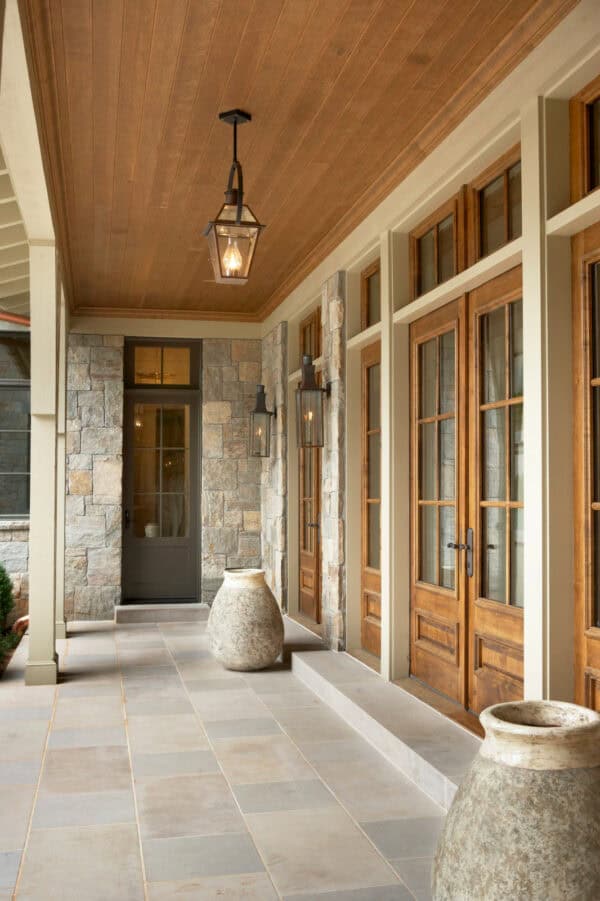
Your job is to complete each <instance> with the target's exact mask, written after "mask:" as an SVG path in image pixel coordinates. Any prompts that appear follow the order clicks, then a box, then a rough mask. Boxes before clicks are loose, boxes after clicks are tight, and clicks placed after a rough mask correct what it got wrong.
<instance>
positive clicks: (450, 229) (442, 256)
mask: <svg viewBox="0 0 600 901" xmlns="http://www.w3.org/2000/svg"><path fill="white" fill-rule="evenodd" d="M437 229H438V282H439V284H441V283H442V282H445V281H447V280H448V279H449V278H452V276H453V275H454V274H455V271H454V215H450V216H447V217H446V218H445V219H443V220H442V221H441V222H440V224H439V225H438V227H437Z"/></svg>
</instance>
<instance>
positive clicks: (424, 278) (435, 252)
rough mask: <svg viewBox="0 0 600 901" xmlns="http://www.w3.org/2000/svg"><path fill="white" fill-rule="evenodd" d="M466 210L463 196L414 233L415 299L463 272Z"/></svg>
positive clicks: (412, 265)
mask: <svg viewBox="0 0 600 901" xmlns="http://www.w3.org/2000/svg"><path fill="white" fill-rule="evenodd" d="M463 209H464V203H463V194H462V193H461V194H460V195H457V197H454V198H453V199H452V200H450V201H449V202H448V203H446V204H444V206H443V207H440V209H438V210H436V212H435V213H434V214H433V215H432V216H429V218H428V219H426V220H425V221H424V222H422V223H421V224H420V225H419V226H418V228H416V229H414V231H412V232H411V235H410V243H411V285H412V294H413V299H414V298H415V297H420V296H421V295H422V294H427V292H428V291H432V290H433V288H436V287H437V286H438V285H441V284H442V283H443V282H445V281H448V279H449V278H452V276H453V275H456V273H457V272H460V270H461V269H462V263H463V259H462V257H463V253H462V248H463V233H464V215H463Z"/></svg>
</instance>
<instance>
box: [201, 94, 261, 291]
mask: <svg viewBox="0 0 600 901" xmlns="http://www.w3.org/2000/svg"><path fill="white" fill-rule="evenodd" d="M219 119H220V120H221V121H222V122H227V123H228V125H232V126H233V161H232V163H231V168H230V170H229V179H228V181H227V189H226V191H225V203H224V204H223V206H222V207H221V209H220V210H219V212H218V214H217V217H216V219H213V220H211V221H210V222H209V223H208V225H207V226H206V229H205V230H204V234H205V236H206V238H207V239H208V250H209V253H210V261H211V263H212V267H213V271H214V274H215V281H216V282H217V284H219V285H245V284H246V282H247V281H248V276H249V275H250V268H251V266H252V260H253V259H254V252H255V250H256V244H257V242H258V236H259V235H260V230H261V229H262V228H264V225H261V224H260V222H259V221H258V219H257V218H256V216H255V215H254V213H253V212H252V210H251V209H250V207H249V206H247V205H246V204H245V203H244V176H243V174H242V165H241V163H240V161H239V160H238V158H237V127H238V125H243V124H244V122H250V121H251V119H252V117H251V115H250V113H245V112H244V111H243V110H239V109H235V110H230V111H229V112H226V113H219ZM236 177H237V187H235V188H234V186H233V182H234V179H235V178H236Z"/></svg>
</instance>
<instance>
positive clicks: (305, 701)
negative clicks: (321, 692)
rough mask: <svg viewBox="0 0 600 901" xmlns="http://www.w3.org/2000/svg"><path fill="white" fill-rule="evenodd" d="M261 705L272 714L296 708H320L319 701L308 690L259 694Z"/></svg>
mask: <svg viewBox="0 0 600 901" xmlns="http://www.w3.org/2000/svg"><path fill="white" fill-rule="evenodd" d="M259 697H260V699H261V701H262V702H263V704H265V705H266V706H267V707H268V708H269V710H271V711H272V712H273V713H275V714H276V713H277V712H279V711H283V710H290V709H295V708H297V707H320V706H321V701H320V700H319V699H318V697H317V696H316V695H315V694H313V693H312V691H309V689H308V688H306V689H304V690H302V689H293V690H289V691H288V690H286V691H268V692H267V691H265V692H259Z"/></svg>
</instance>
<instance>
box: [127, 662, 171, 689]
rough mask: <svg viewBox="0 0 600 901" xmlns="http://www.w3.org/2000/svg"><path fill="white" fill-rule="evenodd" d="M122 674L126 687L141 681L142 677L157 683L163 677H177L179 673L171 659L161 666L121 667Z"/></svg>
mask: <svg viewBox="0 0 600 901" xmlns="http://www.w3.org/2000/svg"><path fill="white" fill-rule="evenodd" d="M122 674H123V682H124V683H125V687H126V688H127V686H128V685H134V684H137V683H139V682H143V681H144V679H151V680H153V681H155V682H157V683H160V682H162V681H163V680H164V679H179V673H178V672H177V669H176V667H175V664H174V663H173V662H172V661H171V662H170V663H168V664H166V663H165V664H162V665H161V666H152V665H147V666H132V667H129V668H125V669H123V670H122Z"/></svg>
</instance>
